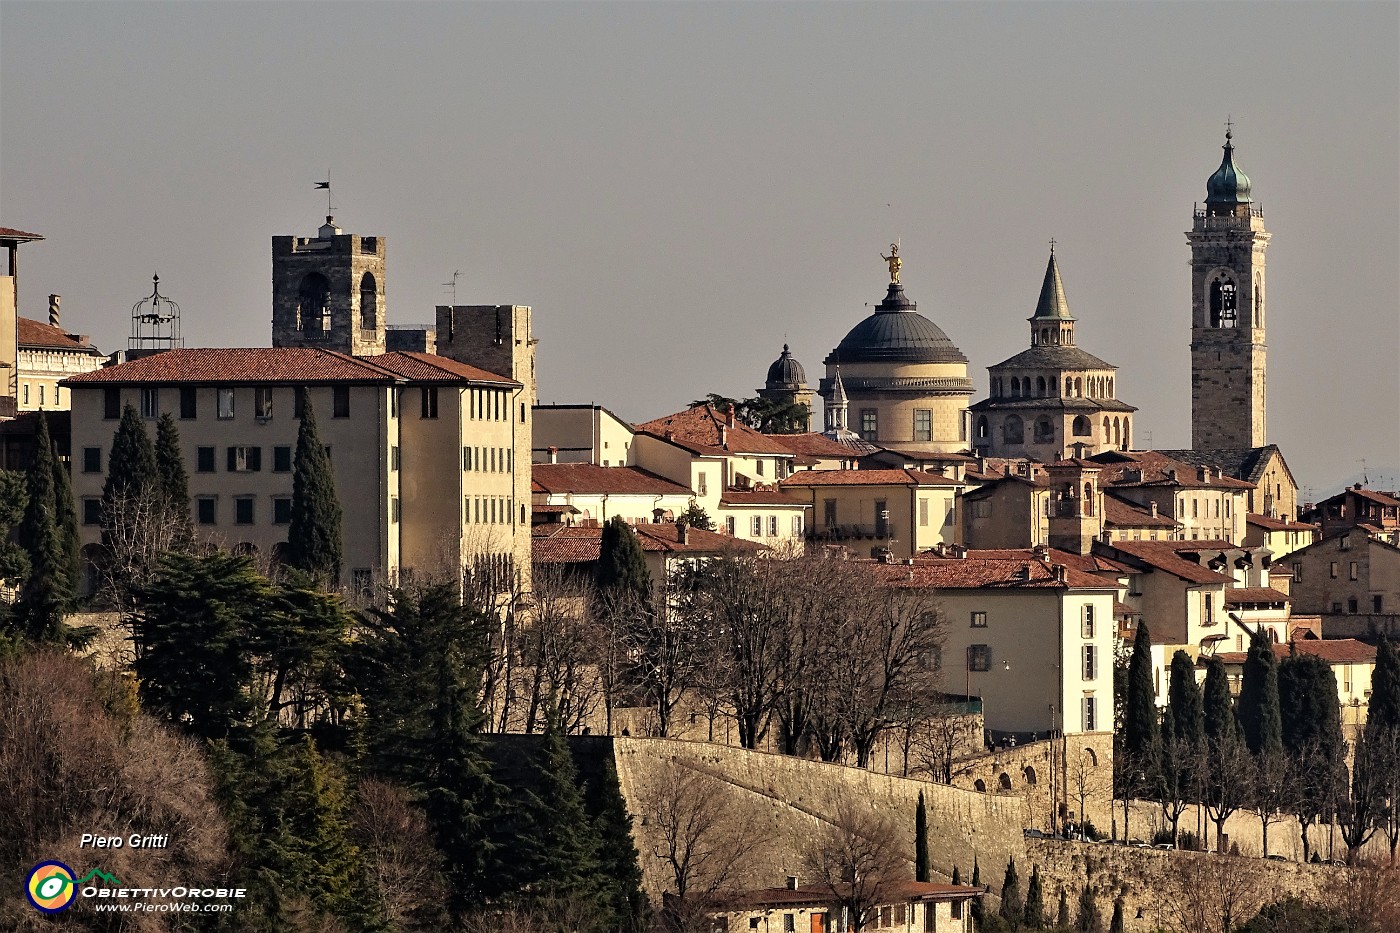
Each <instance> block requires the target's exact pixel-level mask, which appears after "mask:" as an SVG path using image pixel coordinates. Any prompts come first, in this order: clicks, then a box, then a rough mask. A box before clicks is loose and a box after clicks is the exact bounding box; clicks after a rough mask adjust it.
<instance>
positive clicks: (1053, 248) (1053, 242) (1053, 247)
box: [1050, 237, 1055, 256]
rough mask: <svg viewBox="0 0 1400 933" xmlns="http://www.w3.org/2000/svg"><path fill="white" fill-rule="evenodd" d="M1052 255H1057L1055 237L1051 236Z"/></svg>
mask: <svg viewBox="0 0 1400 933" xmlns="http://www.w3.org/2000/svg"><path fill="white" fill-rule="evenodd" d="M1050 255H1051V256H1053V255H1055V238H1054V237H1051V238H1050Z"/></svg>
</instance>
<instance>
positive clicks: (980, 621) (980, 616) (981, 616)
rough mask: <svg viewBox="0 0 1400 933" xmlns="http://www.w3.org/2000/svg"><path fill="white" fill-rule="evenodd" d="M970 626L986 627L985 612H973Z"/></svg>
mask: <svg viewBox="0 0 1400 933" xmlns="http://www.w3.org/2000/svg"><path fill="white" fill-rule="evenodd" d="M972 627H973V628H986V627H987V614H986V613H985V612H974V613H972Z"/></svg>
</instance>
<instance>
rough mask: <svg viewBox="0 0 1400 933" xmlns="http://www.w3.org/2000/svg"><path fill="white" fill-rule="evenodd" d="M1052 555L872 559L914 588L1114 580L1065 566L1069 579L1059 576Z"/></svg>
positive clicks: (1056, 585) (882, 571)
mask: <svg viewBox="0 0 1400 933" xmlns="http://www.w3.org/2000/svg"><path fill="white" fill-rule="evenodd" d="M1054 553H1056V552H1051V555H1052V556H1050V557H1047V558H1037V557H1034V556H1032V554H1031V552H1030V550H1029V549H1027V550H1024V551H1018V550H1003V551H968V553H967V556H966V557H963V558H928V557H917V558H915V559H914V562H913V563H912V564H907V563H905V564H878V563H872V564H871V566H872V567H873V568H875V572H876V573H877V574H878V575H879V576H880V578H881V579H883V580H884V581H885V582H887V583H888V584H890V585H891V586H895V587H899V588H913V589H924V588H933V589H982V588H987V589H1014V590H1024V589H1086V588H1087V589H1106V588H1111V587H1112V586H1113V585H1114V584H1113V583H1112V581H1109V580H1105V579H1104V578H1103V577H1098V576H1094V575H1093V574H1089V573H1085V572H1084V571H1082V570H1077V569H1075V568H1073V567H1069V566H1066V567H1065V579H1064V580H1063V581H1061V580H1057V579H1056V578H1055V570H1054V566H1053V565H1054V564H1057V563H1060V562H1059V561H1057V560H1054V559H1053V554H1054Z"/></svg>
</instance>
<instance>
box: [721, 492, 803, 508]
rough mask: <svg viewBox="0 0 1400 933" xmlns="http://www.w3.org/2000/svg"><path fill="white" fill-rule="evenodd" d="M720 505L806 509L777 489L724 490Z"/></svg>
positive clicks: (797, 499) (794, 498)
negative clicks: (780, 506)
mask: <svg viewBox="0 0 1400 933" xmlns="http://www.w3.org/2000/svg"><path fill="white" fill-rule="evenodd" d="M719 501H720V504H721V505H736V506H746V505H789V506H793V505H795V506H802V507H808V503H806V502H803V501H802V500H801V499H799V498H797V497H796V496H790V495H788V494H787V493H785V492H780V491H779V490H777V489H726V490H725V491H724V492H723V494H721V495H720V497H719Z"/></svg>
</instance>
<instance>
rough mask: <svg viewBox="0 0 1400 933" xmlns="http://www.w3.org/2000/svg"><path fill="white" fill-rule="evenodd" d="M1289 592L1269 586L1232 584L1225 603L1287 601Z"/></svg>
mask: <svg viewBox="0 0 1400 933" xmlns="http://www.w3.org/2000/svg"><path fill="white" fill-rule="evenodd" d="M1286 602H1288V594H1287V593H1280V592H1279V591H1278V590H1276V589H1273V588H1271V587H1267V586H1232V587H1230V588H1229V589H1228V590H1226V591H1225V605H1227V606H1238V605H1241V604H1242V603H1286Z"/></svg>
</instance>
